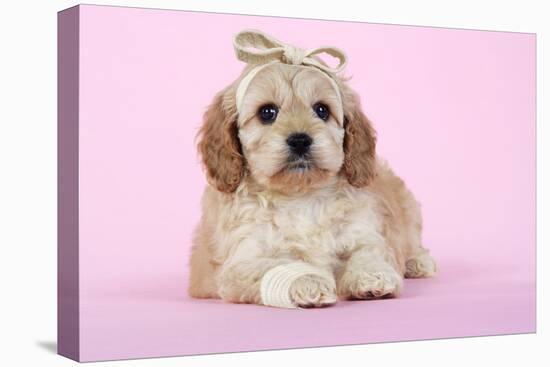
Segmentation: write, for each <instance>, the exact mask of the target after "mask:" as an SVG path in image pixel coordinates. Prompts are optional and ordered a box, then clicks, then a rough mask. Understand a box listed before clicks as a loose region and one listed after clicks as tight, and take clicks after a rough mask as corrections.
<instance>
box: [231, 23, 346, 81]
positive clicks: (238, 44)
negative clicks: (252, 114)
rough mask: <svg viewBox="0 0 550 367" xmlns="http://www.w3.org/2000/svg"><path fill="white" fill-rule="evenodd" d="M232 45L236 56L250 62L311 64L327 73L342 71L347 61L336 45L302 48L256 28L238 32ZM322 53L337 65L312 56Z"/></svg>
mask: <svg viewBox="0 0 550 367" xmlns="http://www.w3.org/2000/svg"><path fill="white" fill-rule="evenodd" d="M233 46H234V47H235V53H236V55H237V58H238V59H239V60H241V61H244V62H246V63H251V64H265V63H269V62H272V61H280V62H282V63H285V64H292V65H307V66H313V67H316V68H318V69H320V70H322V71H324V72H326V73H328V74H335V73H338V72H340V71H342V70H343V69H344V67H345V66H346V62H347V60H346V55H345V54H344V52H343V51H342V50H340V49H338V48H336V47H318V48H313V49H309V50H303V49H301V48H298V47H294V46H292V45H287V44H284V43H282V42H280V41H278V40H276V39H275V38H273V37H271V36H269V35H267V34H265V33H263V32H260V31H256V30H245V31H242V32H240V33H238V34H237V35H236V36H235V38H234V39H233ZM322 53H327V54H329V55H330V56H332V57H335V58H337V59H338V61H339V63H338V65H337V66H336V67H330V66H327V65H324V64H323V63H321V62H319V61H318V60H317V59H315V58H314V56H316V55H320V54H322Z"/></svg>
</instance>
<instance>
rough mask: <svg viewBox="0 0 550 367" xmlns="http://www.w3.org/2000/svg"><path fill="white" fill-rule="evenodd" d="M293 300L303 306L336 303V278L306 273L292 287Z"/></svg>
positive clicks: (297, 304) (321, 305) (323, 305)
mask: <svg viewBox="0 0 550 367" xmlns="http://www.w3.org/2000/svg"><path fill="white" fill-rule="evenodd" d="M290 298H291V299H292V302H293V303H294V304H295V305H296V306H298V307H302V308H311V307H326V306H330V305H333V304H335V303H336V301H337V299H338V297H337V296H336V286H335V284H334V280H332V279H327V278H326V277H321V276H318V275H304V276H301V277H300V278H298V279H296V280H295V281H294V282H293V283H292V285H291V287H290Z"/></svg>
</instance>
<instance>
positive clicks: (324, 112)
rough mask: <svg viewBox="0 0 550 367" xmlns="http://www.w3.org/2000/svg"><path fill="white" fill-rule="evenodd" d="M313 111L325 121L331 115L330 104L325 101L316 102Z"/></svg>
mask: <svg viewBox="0 0 550 367" xmlns="http://www.w3.org/2000/svg"><path fill="white" fill-rule="evenodd" d="M313 111H315V114H316V115H317V117H319V118H320V119H321V120H323V121H327V120H328V118H329V117H330V110H329V109H328V106H327V105H326V104H324V103H321V102H318V103H315V104H314V105H313Z"/></svg>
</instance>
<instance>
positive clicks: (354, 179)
mask: <svg viewBox="0 0 550 367" xmlns="http://www.w3.org/2000/svg"><path fill="white" fill-rule="evenodd" d="M345 98H346V99H347V100H348V103H345V117H344V128H345V135H344V154H345V155H344V165H343V167H342V171H343V173H344V175H345V176H346V178H347V179H348V182H349V183H350V184H351V185H353V186H355V187H364V186H366V185H368V184H369V183H370V181H371V180H372V179H373V178H374V176H375V175H376V132H375V131H374V129H373V128H372V125H371V123H370V121H369V120H368V119H367V117H366V116H365V114H364V113H363V112H362V111H361V106H360V103H359V98H358V97H357V96H356V95H355V93H352V92H351V91H350V92H349V94H348V96H347V97H345Z"/></svg>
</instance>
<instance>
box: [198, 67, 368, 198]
mask: <svg viewBox="0 0 550 367" xmlns="http://www.w3.org/2000/svg"><path fill="white" fill-rule="evenodd" d="M247 71H249V69H248V70H245V72H244V73H243V76H242V77H241V78H239V80H237V81H236V82H235V83H233V84H232V85H230V86H229V87H228V88H226V89H225V90H223V91H222V92H220V93H219V94H218V95H217V96H216V97H215V98H214V102H213V103H212V104H211V106H210V107H209V109H208V110H207V112H206V113H205V116H204V123H203V126H202V129H201V131H200V135H199V136H200V142H199V151H200V153H201V155H202V159H203V163H204V166H205V167H206V171H207V176H208V178H209V181H210V182H211V184H213V185H214V186H215V187H216V188H217V189H218V190H220V191H223V192H233V191H235V190H236V189H237V187H238V186H239V183H240V182H241V180H242V179H243V178H244V177H245V176H246V175H248V176H250V178H252V179H253V180H254V181H255V182H257V183H259V184H260V185H262V186H265V187H267V188H270V189H274V190H277V191H281V192H300V191H301V192H303V191H308V190H312V189H315V188H319V187H322V186H323V185H326V184H327V182H328V181H329V180H330V179H331V178H332V177H334V176H336V175H344V176H345V177H346V178H347V180H348V181H349V183H350V184H351V185H353V186H356V187H362V186H365V185H367V184H368V182H369V180H370V179H371V178H372V177H373V175H374V160H375V142H376V139H375V133H374V131H373V129H372V127H371V125H370V123H369V121H368V120H367V118H366V117H365V115H364V114H363V113H362V112H361V109H360V106H359V99H358V97H357V96H356V94H355V93H354V92H353V91H352V90H351V89H350V88H349V87H348V86H347V85H346V84H345V82H344V81H343V80H341V79H336V78H333V79H332V80H331V79H330V78H331V77H329V76H328V75H326V74H324V72H323V71H321V70H319V69H316V68H312V67H305V66H302V65H290V64H285V63H271V64H269V65H266V66H265V67H263V68H261V70H259V71H258V72H257V73H256V74H255V75H254V77H253V78H252V79H251V80H250V81H249V84H248V86H247V88H246V90H245V91H244V93H243V94H242V96H241V97H240V100H241V102H240V105H239V106H237V105H236V103H237V97H236V95H237V92H238V91H237V90H238V86H239V83H240V82H241V80H242V78H243V77H244V76H246V75H247ZM333 80H334V81H333ZM237 111H238V112H237Z"/></svg>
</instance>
